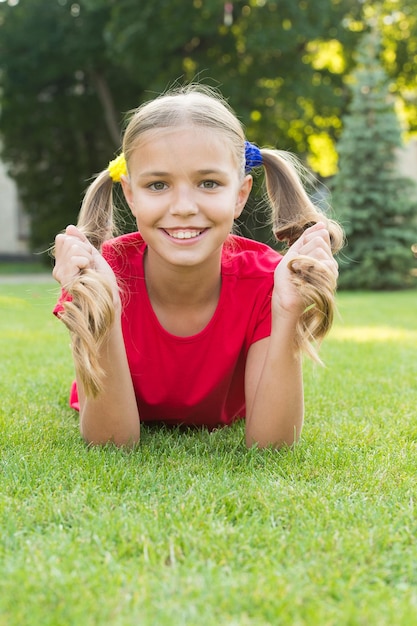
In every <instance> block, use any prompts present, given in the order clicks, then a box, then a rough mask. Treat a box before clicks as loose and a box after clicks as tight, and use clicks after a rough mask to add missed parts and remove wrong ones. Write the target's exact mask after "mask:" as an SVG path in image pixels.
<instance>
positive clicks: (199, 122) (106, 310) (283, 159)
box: [61, 85, 343, 396]
mask: <svg viewBox="0 0 417 626" xmlns="http://www.w3.org/2000/svg"><path fill="white" fill-rule="evenodd" d="M184 125H188V126H189V125H191V126H196V127H203V128H212V129H213V130H215V131H216V132H221V133H223V134H224V136H225V140H226V139H228V146H229V147H230V149H231V150H232V154H233V156H234V159H235V162H236V166H237V168H239V171H240V175H241V177H242V178H243V177H244V175H245V134H244V130H243V127H242V125H241V123H240V121H239V120H238V119H237V117H236V115H235V113H234V112H233V110H232V109H231V108H230V106H229V105H228V103H227V102H226V101H225V100H224V99H223V98H222V97H221V95H220V94H218V93H217V92H216V91H214V90H212V89H210V88H207V87H204V86H200V85H187V86H185V87H180V88H177V89H175V90H172V91H170V92H168V93H166V94H163V95H161V96H159V97H157V98H155V99H154V100H151V101H150V102H147V103H144V104H142V105H141V106H139V108H137V109H135V110H134V111H132V112H131V115H130V119H129V122H128V124H127V126H126V129H125V132H124V136H123V146H122V150H123V152H124V155H125V158H126V164H127V169H129V160H130V157H131V155H132V153H133V151H134V150H135V148H136V146H137V144H138V141H139V140H140V138H141V136H142V135H143V134H144V133H149V132H151V131H154V130H155V131H157V130H159V129H161V128H170V127H178V126H184ZM260 152H261V155H262V159H263V166H264V171H265V186H266V198H267V201H268V204H269V207H270V211H271V225H272V229H273V232H274V234H275V236H276V238H277V239H278V240H280V241H285V242H287V243H288V244H289V245H291V244H292V243H293V242H294V241H295V240H296V239H297V238H298V237H299V236H300V235H301V234H302V233H303V231H304V230H305V229H306V228H307V227H308V226H310V225H312V224H314V223H317V222H319V221H320V222H324V223H325V224H326V225H327V228H328V230H329V232H330V238H331V244H332V251H333V252H334V253H336V252H337V251H338V250H339V249H340V247H341V246H342V242H343V233H342V230H341V228H340V226H339V225H338V224H337V223H336V222H334V221H333V220H330V219H328V218H327V217H326V216H325V215H324V214H323V212H321V211H320V210H319V209H318V208H317V207H316V206H315V205H314V204H313V203H312V201H311V200H310V198H309V196H308V194H307V192H306V191H305V189H304V186H303V182H302V176H301V175H300V173H299V171H298V168H299V167H300V165H299V163H298V161H297V160H296V159H295V158H294V157H292V156H291V155H289V154H288V153H286V152H283V151H278V150H271V149H261V151H260ZM112 189H113V181H112V178H111V177H110V174H109V171H108V170H107V169H106V170H104V171H103V172H101V173H100V174H99V175H98V176H97V178H96V179H95V180H94V181H93V183H92V184H91V185H90V187H89V188H88V190H87V192H86V195H85V197H84V201H83V203H82V206H81V210H80V214H79V218H78V227H79V228H80V229H81V230H82V232H83V233H84V234H85V235H86V236H87V238H88V239H89V240H90V242H91V243H92V245H93V246H95V247H96V248H97V249H99V250H100V249H101V246H102V244H103V242H104V241H105V240H106V239H109V238H110V237H111V236H112V235H113V228H114V227H113V212H114V205H113V194H112ZM289 267H290V270H291V271H292V280H293V282H294V284H295V286H296V287H297V289H298V290H299V292H300V293H301V294H302V297H303V300H304V303H305V311H304V313H303V315H302V316H301V318H300V320H299V323H298V328H297V333H296V340H295V343H296V346H295V348H296V349H300V350H302V351H304V352H306V353H307V354H308V355H309V356H310V357H312V358H313V359H315V360H317V361H319V360H320V359H319V357H318V354H317V350H316V349H315V344H316V343H320V341H321V340H322V339H323V337H324V336H325V335H326V334H327V332H328V331H329V329H330V327H331V325H332V321H333V315H334V310H335V303H334V293H335V289H336V279H335V277H334V274H333V273H332V272H331V271H330V270H328V269H326V267H325V266H323V264H319V263H318V262H316V261H315V260H314V259H311V258H309V257H298V258H297V259H295V260H294V261H293V262H292V263H290V266H289ZM66 289H67V290H68V292H69V293H70V294H71V296H72V300H71V301H70V302H66V303H65V304H64V309H65V310H64V312H63V313H62V315H61V319H62V321H63V322H64V323H65V324H66V325H67V327H68V328H69V330H70V333H71V336H72V342H73V352H74V360H75V365H76V369H77V372H78V376H79V378H80V381H81V382H82V385H83V388H84V392H85V393H86V394H87V395H92V396H96V395H97V394H98V393H99V391H100V389H101V388H102V384H103V372H102V371H101V368H100V363H99V350H100V347H101V345H102V343H103V341H104V340H105V338H106V336H107V333H108V332H109V330H110V327H111V325H112V323H113V319H114V308H113V296H112V292H111V289H110V288H109V286H108V285H107V283H106V282H105V279H103V277H102V276H101V275H100V274H99V273H98V272H95V271H94V270H91V269H89V270H86V271H82V272H81V273H80V275H79V276H78V277H77V278H76V279H75V280H74V281H73V282H72V284H71V285H68V286H66Z"/></svg>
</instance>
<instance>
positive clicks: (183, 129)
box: [132, 125, 239, 167]
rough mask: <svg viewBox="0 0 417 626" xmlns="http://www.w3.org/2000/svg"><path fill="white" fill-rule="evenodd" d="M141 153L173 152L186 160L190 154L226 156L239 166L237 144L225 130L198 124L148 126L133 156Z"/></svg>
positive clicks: (160, 155)
mask: <svg viewBox="0 0 417 626" xmlns="http://www.w3.org/2000/svg"><path fill="white" fill-rule="evenodd" d="M139 153H141V155H142V158H152V157H159V158H162V157H165V156H167V157H168V156H171V157H172V158H174V159H175V158H178V159H181V160H184V158H185V157H186V156H187V155H189V156H190V157H191V158H193V159H201V158H206V159H211V160H213V159H215V160H221V161H223V160H225V159H226V160H229V161H231V162H232V163H233V165H235V166H236V167H238V166H239V163H238V157H237V155H236V146H235V144H234V142H233V141H232V139H231V138H230V137H229V136H228V135H227V134H226V133H225V132H222V131H219V130H216V129H215V128H207V127H204V126H197V125H187V126H179V127H178V126H176V127H168V128H156V129H151V130H147V131H145V132H144V133H142V134H141V135H140V136H139V137H138V138H137V140H136V142H135V145H134V147H133V150H132V157H133V158H134V156H135V154H136V155H139ZM144 153H146V157H145V155H144Z"/></svg>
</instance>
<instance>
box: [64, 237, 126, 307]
mask: <svg viewBox="0 0 417 626" xmlns="http://www.w3.org/2000/svg"><path fill="white" fill-rule="evenodd" d="M86 269H94V270H96V271H98V272H100V273H102V274H103V275H104V276H106V278H107V280H108V283H109V285H110V286H111V288H112V291H113V293H114V295H115V299H116V298H117V297H118V287H117V282H116V278H115V276H114V273H113V270H112V269H111V267H110V266H109V264H108V263H107V261H106V260H105V259H104V258H103V257H102V255H101V254H100V252H99V251H98V250H97V249H96V248H94V246H92V245H91V243H90V242H89V241H88V239H87V237H86V236H85V235H84V234H83V233H82V232H81V231H80V230H79V229H78V228H77V227H76V226H72V225H71V226H67V228H66V229H65V233H63V234H60V235H57V236H56V238H55V267H54V269H53V272H52V276H53V277H54V278H55V280H57V281H58V282H59V283H60V284H61V287H63V288H64V289H65V288H66V287H67V286H68V285H70V284H71V283H72V281H73V280H74V279H75V278H77V276H79V274H80V273H81V271H82V270H86Z"/></svg>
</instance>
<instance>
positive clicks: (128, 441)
mask: <svg viewBox="0 0 417 626" xmlns="http://www.w3.org/2000/svg"><path fill="white" fill-rule="evenodd" d="M80 432H81V436H82V438H83V439H84V442H85V443H86V444H87V446H89V447H93V448H97V447H98V448H104V447H106V446H115V447H116V448H123V449H125V450H133V449H134V448H136V447H137V446H138V445H139V442H140V431H138V432H136V431H135V432H132V433H123V434H121V433H111V434H108V435H107V434H105V433H99V434H97V433H96V434H93V433H89V432H86V431H85V430H83V429H82V428H80Z"/></svg>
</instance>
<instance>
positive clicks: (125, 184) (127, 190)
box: [120, 175, 135, 213]
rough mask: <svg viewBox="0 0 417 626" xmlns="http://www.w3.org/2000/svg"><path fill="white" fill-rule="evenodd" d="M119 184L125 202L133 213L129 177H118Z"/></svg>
mask: <svg viewBox="0 0 417 626" xmlns="http://www.w3.org/2000/svg"><path fill="white" fill-rule="evenodd" d="M120 184H121V186H122V189H123V193H124V196H125V198H126V202H127V203H128V205H129V208H130V210H131V211H132V213H133V209H134V206H135V205H134V202H133V192H132V186H131V184H130V180H129V177H128V176H125V175H123V176H121V177H120Z"/></svg>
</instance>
